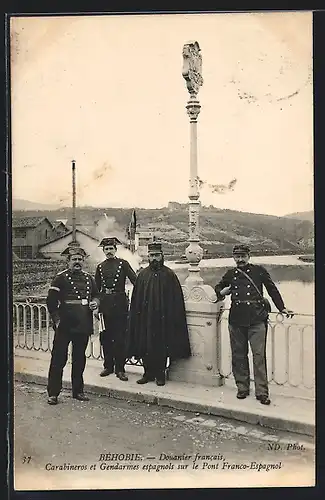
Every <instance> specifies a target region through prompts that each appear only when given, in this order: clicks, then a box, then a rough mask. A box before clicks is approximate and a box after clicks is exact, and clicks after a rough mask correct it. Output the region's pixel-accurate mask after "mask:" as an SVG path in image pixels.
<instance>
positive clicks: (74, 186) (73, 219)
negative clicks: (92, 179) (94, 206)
mask: <svg viewBox="0 0 325 500" xmlns="http://www.w3.org/2000/svg"><path fill="white" fill-rule="evenodd" d="M76 241H77V238H76V162H75V160H72V242H73V243H76Z"/></svg>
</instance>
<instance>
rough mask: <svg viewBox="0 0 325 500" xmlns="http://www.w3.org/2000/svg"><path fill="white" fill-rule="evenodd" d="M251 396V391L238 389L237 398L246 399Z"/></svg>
mask: <svg viewBox="0 0 325 500" xmlns="http://www.w3.org/2000/svg"><path fill="white" fill-rule="evenodd" d="M247 396H249V391H238V392H237V399H245V398H247Z"/></svg>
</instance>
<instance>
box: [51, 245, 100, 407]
mask: <svg viewBox="0 0 325 500" xmlns="http://www.w3.org/2000/svg"><path fill="white" fill-rule="evenodd" d="M62 255H67V261H68V268H67V269H65V270H64V271H62V272H60V273H58V274H57V275H56V277H55V278H54V280H53V281H52V284H51V286H50V289H49V291H48V296H47V301H46V303H47V307H48V310H49V313H50V316H51V319H52V322H53V328H54V331H55V334H54V340H53V349H52V356H51V364H50V369H49V374H48V385H47V392H48V396H49V397H48V403H49V404H50V405H56V404H57V402H58V395H59V393H60V391H61V389H62V374H63V369H64V367H65V365H66V362H67V358H68V346H69V343H70V342H72V370H71V379H72V396H73V397H74V398H75V399H78V400H79V401H88V399H89V398H88V397H87V396H86V395H85V394H84V381H83V372H84V369H85V365H86V355H85V352H86V348H87V344H88V340H89V336H90V335H91V334H92V333H93V311H96V309H98V306H99V294H98V289H97V286H96V283H95V280H94V279H93V277H92V276H91V275H90V274H89V273H86V272H85V271H83V269H82V268H83V264H84V259H85V257H86V252H85V251H84V250H83V249H82V248H81V247H79V246H76V245H75V246H69V247H68V248H67V249H66V250H64V252H62Z"/></svg>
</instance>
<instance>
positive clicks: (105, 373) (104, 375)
mask: <svg viewBox="0 0 325 500" xmlns="http://www.w3.org/2000/svg"><path fill="white" fill-rule="evenodd" d="M111 373H113V371H112V370H109V369H108V368H104V370H103V371H101V372H100V374H99V376H100V377H107V376H108V375H110V374H111Z"/></svg>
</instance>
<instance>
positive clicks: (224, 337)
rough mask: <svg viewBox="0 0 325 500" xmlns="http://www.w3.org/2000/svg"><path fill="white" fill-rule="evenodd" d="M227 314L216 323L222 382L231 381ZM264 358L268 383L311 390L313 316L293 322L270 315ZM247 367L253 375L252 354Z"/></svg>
mask: <svg viewBox="0 0 325 500" xmlns="http://www.w3.org/2000/svg"><path fill="white" fill-rule="evenodd" d="M228 314H229V310H225V311H224V312H223V314H222V315H221V317H220V321H219V323H220V326H219V350H220V351H219V352H220V356H219V359H220V366H219V369H220V373H221V375H222V376H223V377H224V378H225V379H233V375H232V367H231V348H230V341H229V333H228ZM266 358H267V373H268V379H269V382H270V383H273V384H276V385H281V386H288V387H297V388H301V389H307V390H314V388H315V329H314V316H313V315H311V314H295V316H294V317H293V318H290V319H287V318H285V317H284V316H283V315H281V314H277V313H273V312H272V313H271V314H270V318H269V322H268V331H267V345H266ZM249 364H250V373H251V375H253V360H252V353H251V351H250V352H249ZM252 380H253V378H252Z"/></svg>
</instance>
